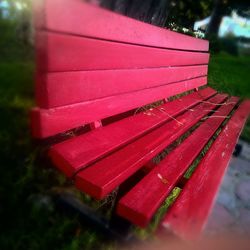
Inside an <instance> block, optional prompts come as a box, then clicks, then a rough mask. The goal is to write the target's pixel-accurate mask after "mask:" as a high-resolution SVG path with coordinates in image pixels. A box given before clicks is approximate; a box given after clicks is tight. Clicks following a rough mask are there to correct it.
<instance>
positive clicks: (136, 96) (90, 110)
mask: <svg viewBox="0 0 250 250" xmlns="http://www.w3.org/2000/svg"><path fill="white" fill-rule="evenodd" d="M206 83H207V78H206V77H200V78H195V79H192V80H187V81H183V82H178V83H173V84H167V85H163V86H159V87H155V88H149V89H144V90H141V91H135V92H132V93H126V94H121V95H116V96H112V97H106V98H102V99H96V100H93V101H86V102H82V103H76V104H72V105H67V106H62V107H58V108H52V109H40V108H34V109H33V110H32V112H31V128H32V135H33V137H35V138H45V137H49V136H52V135H56V134H58V133H62V132H65V131H67V130H70V129H73V128H76V127H80V126H83V125H85V124H87V123H91V122H93V121H96V120H101V119H103V118H106V117H109V116H112V115H116V114H119V113H122V112H125V111H128V110H131V109H134V108H137V107H140V106H143V105H146V104H148V103H151V102H154V101H157V100H160V99H163V98H165V97H169V96H173V95H176V94H179V93H182V92H185V91H187V90H191V89H193V88H196V87H199V86H202V85H205V84H206Z"/></svg>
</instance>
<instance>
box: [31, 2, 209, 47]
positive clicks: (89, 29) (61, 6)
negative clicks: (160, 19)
mask: <svg viewBox="0 0 250 250" xmlns="http://www.w3.org/2000/svg"><path fill="white" fill-rule="evenodd" d="M34 4H35V14H34V16H35V21H36V22H35V23H36V28H37V29H49V30H53V31H57V32H62V33H69V34H75V35H80V36H89V37H95V38H100V39H106V40H113V41H120V42H125V43H134V44H141V45H148V46H155V47H164V48H174V49H186V50H199V51H207V50H208V41H205V40H201V39H196V38H193V37H190V36H185V35H182V34H178V33H176V32H172V31H169V30H166V29H161V28H158V27H155V26H152V25H149V24H145V23H143V22H139V21H136V20H134V19H131V18H128V17H124V16H122V15H119V14H115V13H112V12H110V11H107V10H103V9H100V8H98V7H95V6H91V5H89V4H86V3H84V2H83V1H81V0H53V1H51V0H44V1H41V0H40V1H34Z"/></svg>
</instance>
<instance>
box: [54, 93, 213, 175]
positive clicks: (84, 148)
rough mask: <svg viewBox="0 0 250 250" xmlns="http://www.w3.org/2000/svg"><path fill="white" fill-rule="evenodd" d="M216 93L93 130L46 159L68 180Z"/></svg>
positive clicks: (63, 144)
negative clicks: (82, 169)
mask: <svg viewBox="0 0 250 250" xmlns="http://www.w3.org/2000/svg"><path fill="white" fill-rule="evenodd" d="M215 93H216V91H215V90H213V89H211V88H206V89H203V90H200V91H198V92H194V93H192V94H190V95H187V96H184V97H182V98H180V99H177V100H175V101H172V102H168V103H166V104H164V105H162V106H161V107H160V108H161V109H158V108H155V109H153V110H150V111H148V112H145V113H139V114H137V115H134V116H130V117H128V118H126V119H123V120H121V121H118V122H116V123H113V124H110V125H108V126H106V127H103V128H100V129H96V130H94V131H91V132H90V133H87V134H83V135H80V136H77V137H75V138H71V139H69V140H67V141H65V142H61V143H59V144H56V145H54V146H52V147H51V149H50V153H49V154H50V156H51V158H52V161H53V163H54V165H55V166H56V167H57V168H59V169H60V170H61V171H62V172H63V173H65V174H66V175H67V176H68V177H71V176H72V175H73V174H74V173H75V172H76V171H77V170H78V169H80V168H84V167H85V166H87V165H89V164H91V163H93V162H94V161H96V160H97V159H100V158H101V157H103V156H105V155H107V154H108V153H110V152H111V151H113V150H114V149H118V148H119V147H121V146H123V145H125V144H127V143H128V142H130V141H132V140H134V139H136V138H138V137H139V136H142V135H143V134H146V133H148V132H149V131H150V130H153V129H154V128H156V127H157V126H159V125H161V124H162V123H164V122H166V121H168V120H170V119H171V118H170V117H174V116H176V115H178V114H180V113H181V112H182V111H185V110H186V109H188V108H191V107H193V106H194V105H196V104H198V103H199V102H200V101H201V100H205V99H207V98H209V97H211V96H212V95H214V94H215ZM163 111H164V112H163Z"/></svg>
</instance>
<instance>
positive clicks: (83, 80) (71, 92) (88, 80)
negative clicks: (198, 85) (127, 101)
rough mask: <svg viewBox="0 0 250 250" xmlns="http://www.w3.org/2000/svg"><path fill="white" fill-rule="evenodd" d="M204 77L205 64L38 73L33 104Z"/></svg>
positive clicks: (49, 104) (58, 102)
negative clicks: (35, 99)
mask: <svg viewBox="0 0 250 250" xmlns="http://www.w3.org/2000/svg"><path fill="white" fill-rule="evenodd" d="M98 60H99V58H98ZM206 75H207V65H199V66H187V67H162V68H151V69H149V68H147V69H129V70H127V69H126V70H90V71H75V72H60V73H48V74H38V75H37V84H36V87H37V89H36V92H37V104H38V106H39V107H41V108H53V107H58V106H64V105H68V104H73V103H79V102H83V101H89V100H94V99H98V98H103V97H107V96H113V95H118V94H122V93H128V92H133V91H138V90H143V89H147V88H153V87H158V86H161V85H165V84H169V83H174V82H179V81H182V80H186V79H192V78H195V77H200V76H206Z"/></svg>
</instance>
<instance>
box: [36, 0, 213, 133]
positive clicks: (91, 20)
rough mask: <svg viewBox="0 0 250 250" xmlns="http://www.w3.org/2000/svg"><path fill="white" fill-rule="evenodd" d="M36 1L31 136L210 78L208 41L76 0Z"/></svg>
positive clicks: (130, 106) (170, 93) (120, 110)
mask: <svg viewBox="0 0 250 250" xmlns="http://www.w3.org/2000/svg"><path fill="white" fill-rule="evenodd" d="M35 2H36V1H35ZM38 2H39V3H36V6H35V27H36V65H37V72H36V103H37V107H36V108H34V109H33V110H32V116H31V117H32V131H33V136H34V137H36V138H45V137H49V136H53V135H56V134H58V133H61V132H65V131H68V130H70V129H73V128H76V127H80V126H82V125H84V124H88V123H92V122H95V121H98V120H102V119H104V118H107V117H110V116H114V115H116V114H119V113H123V112H126V111H129V110H132V109H135V108H137V107H140V106H143V105H146V104H148V103H152V102H154V101H157V100H160V99H163V98H167V97H169V96H173V95H176V94H179V93H182V92H185V91H187V90H191V89H194V88H197V87H199V86H202V85H205V84H206V83H207V64H208V61H209V54H208V41H205V40H201V39H197V38H193V37H190V36H186V35H183V34H179V33H176V32H172V31H169V30H166V29H162V28H158V27H155V26H152V25H149V24H146V23H143V22H139V21H136V20H134V19H131V18H128V17H125V16H121V15H119V14H116V13H113V12H110V11H107V10H104V9H101V8H99V7H97V6H93V5H90V4H87V3H84V2H83V1H81V0H53V1H52V0H44V1H42V2H41V1H38Z"/></svg>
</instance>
